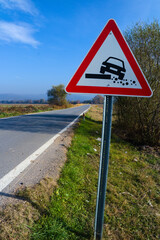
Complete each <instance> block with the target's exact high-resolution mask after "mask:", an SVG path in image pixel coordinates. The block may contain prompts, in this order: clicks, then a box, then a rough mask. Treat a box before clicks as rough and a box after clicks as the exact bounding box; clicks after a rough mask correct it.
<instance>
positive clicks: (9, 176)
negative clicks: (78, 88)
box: [0, 107, 90, 191]
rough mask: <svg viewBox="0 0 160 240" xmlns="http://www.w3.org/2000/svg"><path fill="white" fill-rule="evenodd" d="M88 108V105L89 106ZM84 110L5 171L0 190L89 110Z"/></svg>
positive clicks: (0, 182) (0, 181)
mask: <svg viewBox="0 0 160 240" xmlns="http://www.w3.org/2000/svg"><path fill="white" fill-rule="evenodd" d="M89 108H90V107H89ZM89 108H88V109H87V110H85V111H84V112H82V113H81V114H80V115H79V116H78V117H77V118H76V119H75V120H73V121H72V122H71V123H70V124H69V125H68V126H67V127H65V128H64V129H62V130H61V131H60V132H59V133H57V134H56V135H55V136H54V137H52V138H51V139H50V140H49V141H47V142H46V143H45V144H43V145H42V146H41V147H40V148H39V149H37V150H36V151H35V152H34V153H32V154H31V155H30V156H29V157H27V158H26V159H25V160H23V162H21V163H20V164H18V165H17V166H16V167H15V168H14V169H12V170H11V171H10V172H9V173H7V174H6V175H5V176H4V177H2V178H1V179H0V191H2V190H3V189H4V188H6V187H7V186H8V185H9V184H10V183H11V182H12V181H13V180H14V179H15V178H16V177H18V175H19V174H20V173H22V172H23V171H24V170H25V169H26V168H27V167H28V166H29V165H30V164H31V163H32V162H33V161H35V160H36V159H37V158H38V157H39V156H40V155H41V154H42V153H43V152H44V151H45V150H46V149H47V148H48V147H49V146H50V145H51V144H52V143H54V141H55V140H56V139H57V138H58V137H59V136H60V134H62V133H63V132H65V131H66V130H67V129H68V128H69V127H70V126H72V125H73V124H74V123H75V122H76V121H77V120H78V119H79V117H80V116H81V115H83V113H85V112H87V111H88V110H89Z"/></svg>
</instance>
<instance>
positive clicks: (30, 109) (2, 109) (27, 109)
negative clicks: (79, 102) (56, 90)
mask: <svg viewBox="0 0 160 240" xmlns="http://www.w3.org/2000/svg"><path fill="white" fill-rule="evenodd" d="M72 106H73V105H72V104H68V105H67V106H55V105H53V106H51V105H49V104H1V105H0V118H4V117H12V116H19V115H24V114H28V113H36V112H43V111H52V110H55V109H62V108H66V107H72Z"/></svg>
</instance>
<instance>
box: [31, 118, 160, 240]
mask: <svg viewBox="0 0 160 240" xmlns="http://www.w3.org/2000/svg"><path fill="white" fill-rule="evenodd" d="M87 116H88V117H86V120H85V121H83V120H81V122H80V125H79V127H78V128H77V129H76V131H75V136H74V138H73V141H72V145H71V147H70V148H69V150H68V157H67V158H68V160H67V163H66V164H65V166H64V168H63V170H62V173H61V177H60V179H59V181H58V187H57V188H56V189H55V191H54V192H53V196H52V199H51V203H50V204H49V206H48V213H46V214H44V215H43V216H42V217H41V218H40V219H39V221H37V222H36V223H35V225H34V227H33V229H32V236H31V239H33V240H41V239H46V240H50V239H55V240H56V239H57V240H67V239H68V240H72V239H73V240H76V239H77V240H78V239H79V240H80V239H81V240H83V239H93V231H94V229H93V227H94V216H95V206H96V194H97V181H98V168H99V157H100V156H99V152H100V144H99V142H98V141H97V140H96V139H97V138H98V137H100V136H101V122H100V121H96V120H95V119H91V118H90V116H91V114H90V113H89V114H88V115H87ZM94 149H96V150H97V151H95V150H94ZM158 161H159V158H158V157H154V156H153V155H148V154H145V153H143V152H140V151H138V150H137V149H136V147H134V146H133V145H131V144H129V143H127V142H125V141H122V140H121V139H120V138H118V137H117V136H116V135H113V136H112V141H111V151H110V164H109V176H108V186H107V195H106V207H105V216H104V234H103V239H110V240H111V239H117V240H119V239H126V240H132V239H136V240H146V239H147V240H149V239H150V240H151V239H152V240H157V239H159V237H160V232H159V226H160V209H159V206H160V195H159V193H160V188H159V182H160V181H159V180H160V179H159V175H158V171H159V163H158Z"/></svg>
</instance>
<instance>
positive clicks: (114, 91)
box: [66, 19, 152, 97]
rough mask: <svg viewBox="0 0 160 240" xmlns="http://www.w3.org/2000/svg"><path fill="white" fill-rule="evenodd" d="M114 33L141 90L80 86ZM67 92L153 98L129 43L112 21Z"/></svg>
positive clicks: (73, 78)
mask: <svg viewBox="0 0 160 240" xmlns="http://www.w3.org/2000/svg"><path fill="white" fill-rule="evenodd" d="M111 31H112V32H113V34H114V36H115V38H116V39H117V41H118V43H119V45H120V47H121V49H122V51H123V53H124V55H125V57H126V58H127V60H128V62H129V64H130V66H131V68H132V70H133V72H134V74H135V76H136V77H137V79H138V81H139V83H140V85H141V87H142V88H141V89H133V88H117V87H95V86H78V85H77V83H78V82H79V80H80V79H81V77H82V75H83V74H84V72H85V71H86V69H87V67H88V66H89V64H90V62H91V61H92V60H93V58H94V56H95V55H96V53H97V52H98V50H99V48H100V47H101V45H102V44H103V42H104V41H105V39H106V38H107V36H108V34H109V33H110V32H111ZM66 92H68V93H87V94H88V93H93V94H104V95H113V96H137V97H140V96H141V97H151V96H152V90H151V89H150V87H149V85H148V83H147V81H146V79H145V77H144V75H143V73H142V71H141V69H140V67H139V65H138V63H137V61H136V59H135V58H134V55H133V53H132V52H131V50H130V48H129V46H128V44H127V42H126V41H125V39H124V37H123V35H122V33H121V32H120V30H119V28H118V26H117V24H116V22H115V21H114V20H113V19H110V20H109V21H108V23H107V24H106V26H105V27H104V29H103V30H102V32H101V34H100V35H99V37H98V38H97V40H96V41H95V43H94V44H93V46H92V47H91V49H90V51H89V52H88V54H87V55H86V57H85V58H84V60H83V61H82V63H81V65H80V66H79V68H78V69H77V71H76V73H75V74H74V76H73V77H72V79H71V81H70V82H69V84H68V85H67V87H66Z"/></svg>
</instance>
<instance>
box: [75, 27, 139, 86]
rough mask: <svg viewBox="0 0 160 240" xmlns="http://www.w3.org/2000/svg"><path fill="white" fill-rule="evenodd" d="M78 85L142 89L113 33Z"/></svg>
mask: <svg viewBox="0 0 160 240" xmlns="http://www.w3.org/2000/svg"><path fill="white" fill-rule="evenodd" d="M77 85H78V86H95V87H116V88H117V87H118V88H136V89H141V85H140V84H139V81H138V80H137V78H136V76H135V74H134V72H133V70H132V68H131V67H130V64H129V63H128V60H127V59H126V57H125V55H124V53H123V51H122V49H121V47H120V46H119V44H118V42H117V40H116V38H115V36H114V34H113V32H112V31H111V32H110V33H109V35H108V37H107V38H106V40H105V41H104V43H103V44H102V46H101V47H100V49H99V51H98V52H97V54H96V56H95V57H94V58H93V60H92V62H91V63H90V64H89V66H88V67H87V69H86V71H85V72H84V74H83V75H82V77H81V79H80V81H79V82H78V84H77Z"/></svg>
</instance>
